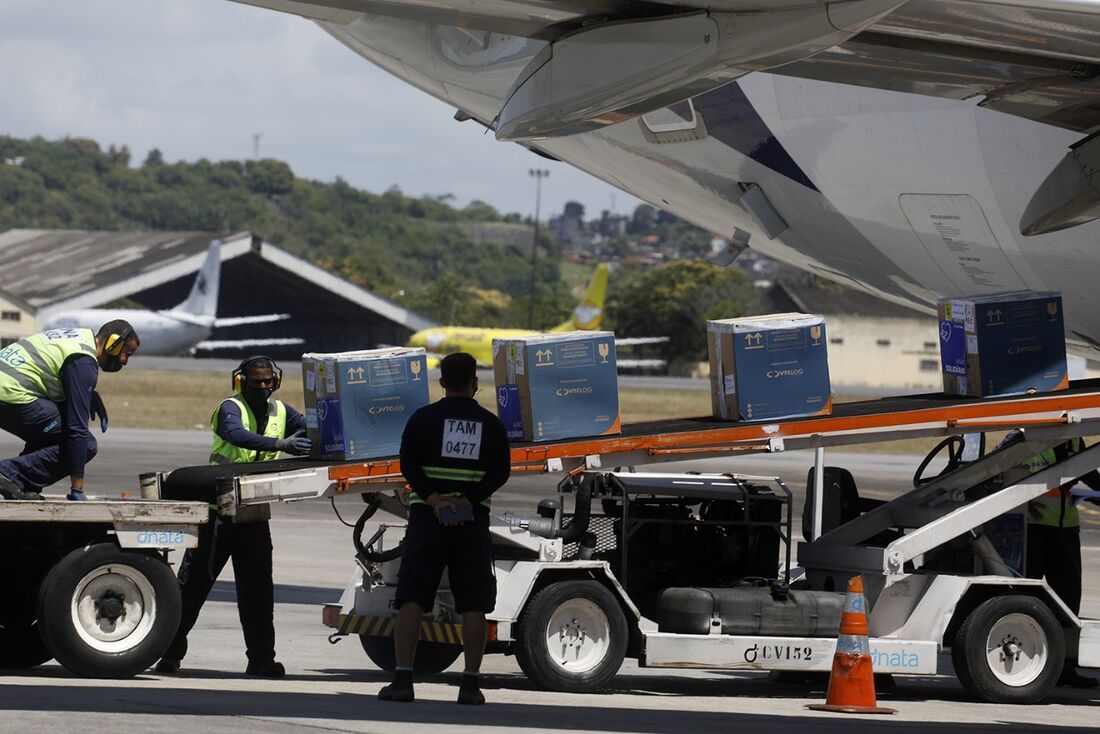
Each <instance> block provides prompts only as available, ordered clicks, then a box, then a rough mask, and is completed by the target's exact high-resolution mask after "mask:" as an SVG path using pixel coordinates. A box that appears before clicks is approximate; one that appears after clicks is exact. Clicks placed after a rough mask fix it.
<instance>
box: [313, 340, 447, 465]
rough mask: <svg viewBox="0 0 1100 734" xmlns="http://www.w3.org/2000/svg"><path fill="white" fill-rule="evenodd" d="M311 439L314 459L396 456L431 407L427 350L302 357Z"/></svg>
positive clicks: (395, 350) (396, 349)
mask: <svg viewBox="0 0 1100 734" xmlns="http://www.w3.org/2000/svg"><path fill="white" fill-rule="evenodd" d="M302 382H303V387H304V389H305V414H306V433H307V435H308V436H309V438H310V440H311V441H313V456H314V457H319V458H323V459H373V458H378V457H381V456H393V455H395V454H397V452H398V450H399V449H400V448H401V433H402V432H403V431H404V430H405V423H406V422H407V421H408V419H409V416H410V415H412V414H413V412H414V411H415V410H416V409H417V408H420V407H422V406H424V405H427V404H428V401H429V397H428V369H427V358H426V355H425V353H424V350H423V349H404V348H393V349H372V350H365V351H359V352H343V353H336V354H304V355H302Z"/></svg>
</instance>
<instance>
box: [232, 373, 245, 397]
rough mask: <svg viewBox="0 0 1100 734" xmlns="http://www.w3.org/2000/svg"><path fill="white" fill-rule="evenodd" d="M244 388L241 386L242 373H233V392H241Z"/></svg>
mask: <svg viewBox="0 0 1100 734" xmlns="http://www.w3.org/2000/svg"><path fill="white" fill-rule="evenodd" d="M243 387H244V386H243V385H242V384H241V371H240V370H234V371H233V392H240V391H241V389H242V388H243Z"/></svg>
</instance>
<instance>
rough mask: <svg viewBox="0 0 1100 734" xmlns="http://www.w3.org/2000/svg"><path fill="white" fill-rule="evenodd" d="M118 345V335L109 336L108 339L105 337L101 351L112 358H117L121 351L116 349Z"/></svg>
mask: <svg viewBox="0 0 1100 734" xmlns="http://www.w3.org/2000/svg"><path fill="white" fill-rule="evenodd" d="M118 344H119V336H118V334H111V335H110V336H109V337H107V343H106V344H104V345H103V351H104V352H106V353H107V354H109V355H111V356H112V357H117V356H118V355H119V353H120V352H121V351H122V350H121V349H119V348H118Z"/></svg>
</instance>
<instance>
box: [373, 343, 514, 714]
mask: <svg viewBox="0 0 1100 734" xmlns="http://www.w3.org/2000/svg"><path fill="white" fill-rule="evenodd" d="M439 369H440V380H439V384H440V385H442V386H443V390H444V397H443V398H442V399H441V400H438V401H436V402H435V403H432V404H431V405H428V406H425V407H423V408H421V409H420V410H418V411H416V412H415V413H413V415H412V417H410V418H409V422H408V423H407V424H406V425H405V431H404V433H403V434H402V436H401V473H402V474H404V475H405V479H406V480H408V483H409V487H410V488H411V490H412V493H411V495H410V505H409V525H408V529H407V530H406V531H405V539H404V540H403V541H402V544H401V570H400V572H399V573H398V577H397V594H396V596H395V598H394V605H395V606H396V607H397V609H398V613H397V622H396V624H395V626H394V654H395V658H396V660H397V670H396V671H395V673H394V679H393V683H391V684H390V685H388V686H385V687H384V688H382V690H380V691H379V692H378V697H379V698H380V699H382V700H384V701H412V700H413V698H414V696H413V677H412V675H413V662H414V661H415V659H416V643H417V639H418V637H419V632H420V622H421V618H422V616H423V614H424V610H426V609H431V608H432V607H433V606H434V603H435V594H436V590H437V589H438V588H439V581H440V578H442V575H443V569H444V567H446V568H447V572H448V578H449V579H450V587H451V592H452V593H453V594H454V601H455V611H457V612H459V613H461V614H462V642H463V646H464V648H465V662H466V668H465V672H464V673H463V675H462V685H461V687H460V688H459V692H458V702H459V703H462V704H483V703H485V696H484V695H482V693H481V685H480V681H479V675H480V670H481V658H482V656H483V655H484V653H485V640H486V636H487V628H486V623H485V614H486V613H487V612H491V611H492V610H493V607H494V606H495V605H496V577H495V576H494V575H493V550H492V543H491V539H490V535H489V497H490V495H492V494H493V492H495V491H496V490H498V489H500V487H502V486H503V485H504V483H505V482H506V481H508V475H509V473H510V472H511V454H510V451H509V448H508V436H507V434H506V432H505V429H504V425H503V424H502V423H501V422H500V419H498V418H497V417H496V416H495V415H493V414H492V413H490V412H489V411H487V410H485V409H484V408H482V407H481V406H480V405H478V403H477V401H476V400H474V395H475V394H476V393H477V389H478V384H477V363H476V362H475V361H474V358H473V357H472V356H470V355H469V354H466V353H465V352H458V353H455V354H449V355H447V356H446V357H444V358H443V360H442V362H440V365H439Z"/></svg>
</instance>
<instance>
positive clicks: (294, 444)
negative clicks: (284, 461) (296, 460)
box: [275, 430, 313, 456]
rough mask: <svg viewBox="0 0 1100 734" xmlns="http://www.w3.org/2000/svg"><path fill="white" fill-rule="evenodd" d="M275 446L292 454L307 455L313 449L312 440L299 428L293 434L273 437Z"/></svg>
mask: <svg viewBox="0 0 1100 734" xmlns="http://www.w3.org/2000/svg"><path fill="white" fill-rule="evenodd" d="M275 448H277V449H278V450H279V451H285V452H286V453H288V454H293V455H294V456H307V455H308V454H309V452H310V450H312V449H313V442H312V441H310V440H309V439H308V438H306V437H305V431H304V430H301V431H298V432H297V433H295V434H294V435H293V436H287V437H286V438H278V439H275Z"/></svg>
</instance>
